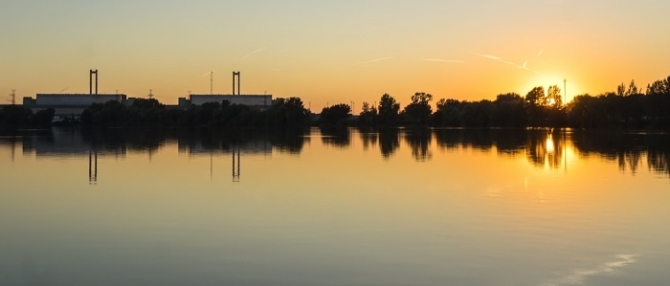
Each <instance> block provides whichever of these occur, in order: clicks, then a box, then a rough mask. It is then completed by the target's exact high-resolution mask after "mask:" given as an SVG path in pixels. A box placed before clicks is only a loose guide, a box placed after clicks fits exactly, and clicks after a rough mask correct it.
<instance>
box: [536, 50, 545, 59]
mask: <svg viewBox="0 0 670 286" xmlns="http://www.w3.org/2000/svg"><path fill="white" fill-rule="evenodd" d="M542 53H544V50H540V51H539V52H537V57H538V58H539V57H540V56H542Z"/></svg>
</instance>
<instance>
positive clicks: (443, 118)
mask: <svg viewBox="0 0 670 286" xmlns="http://www.w3.org/2000/svg"><path fill="white" fill-rule="evenodd" d="M435 105H436V107H437V110H436V111H435V113H433V125H434V126H449V127H459V126H462V125H461V121H460V113H461V109H462V104H461V102H460V101H458V100H456V99H444V98H442V99H440V100H438V101H437V103H436V104H435Z"/></svg>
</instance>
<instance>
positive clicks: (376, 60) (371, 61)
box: [354, 57, 391, 66]
mask: <svg viewBox="0 0 670 286" xmlns="http://www.w3.org/2000/svg"><path fill="white" fill-rule="evenodd" d="M390 58H391V57H384V58H379V59H374V60H369V61H364V62H360V63H357V64H354V66H359V65H364V64H369V63H374V62H379V61H383V60H388V59H390Z"/></svg>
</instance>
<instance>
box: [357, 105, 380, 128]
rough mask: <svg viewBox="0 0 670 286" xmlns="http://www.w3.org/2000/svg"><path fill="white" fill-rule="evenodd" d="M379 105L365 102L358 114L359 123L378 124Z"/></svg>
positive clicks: (365, 124) (363, 124) (366, 124)
mask: <svg viewBox="0 0 670 286" xmlns="http://www.w3.org/2000/svg"><path fill="white" fill-rule="evenodd" d="M378 115H379V114H378V113H377V107H375V106H370V104H369V103H367V102H363V107H362V111H361V113H360V115H359V116H358V124H359V125H361V126H374V125H376V124H377V116H378Z"/></svg>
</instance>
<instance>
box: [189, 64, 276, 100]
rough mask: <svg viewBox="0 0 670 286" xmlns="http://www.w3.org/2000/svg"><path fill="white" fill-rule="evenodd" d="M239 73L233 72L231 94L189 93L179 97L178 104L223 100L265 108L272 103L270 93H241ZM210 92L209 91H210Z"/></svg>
mask: <svg viewBox="0 0 670 286" xmlns="http://www.w3.org/2000/svg"><path fill="white" fill-rule="evenodd" d="M240 78H241V73H240V72H239V71H234V72H233V93H232V94H214V93H211V94H189V95H188V98H186V97H180V98H179V106H180V107H188V106H190V105H202V104H204V103H208V102H218V103H221V102H223V101H224V100H225V101H228V102H229V103H230V104H240V105H247V106H251V107H255V108H260V109H265V108H268V107H270V105H271V104H272V95H271V94H242V91H241V90H242V89H241V88H240V87H241V79H240ZM210 92H211V91H210Z"/></svg>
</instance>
